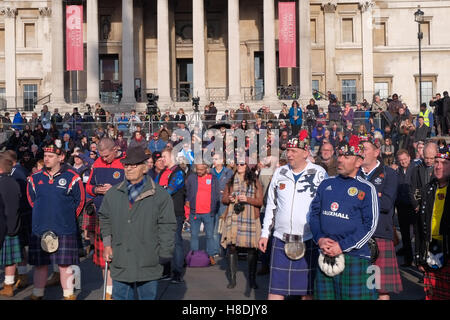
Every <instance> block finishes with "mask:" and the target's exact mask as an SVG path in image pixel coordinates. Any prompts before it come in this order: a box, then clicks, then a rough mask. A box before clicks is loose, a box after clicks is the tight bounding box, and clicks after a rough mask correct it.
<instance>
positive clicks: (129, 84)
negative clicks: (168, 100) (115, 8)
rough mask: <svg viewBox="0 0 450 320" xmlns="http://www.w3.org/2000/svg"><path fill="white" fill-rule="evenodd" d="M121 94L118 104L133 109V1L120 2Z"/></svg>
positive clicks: (134, 99) (123, 0) (124, 0)
mask: <svg viewBox="0 0 450 320" xmlns="http://www.w3.org/2000/svg"><path fill="white" fill-rule="evenodd" d="M122 92H123V96H122V100H121V101H120V104H121V105H124V106H127V107H128V106H132V107H134V104H135V103H136V98H135V97H134V43H133V0H122Z"/></svg>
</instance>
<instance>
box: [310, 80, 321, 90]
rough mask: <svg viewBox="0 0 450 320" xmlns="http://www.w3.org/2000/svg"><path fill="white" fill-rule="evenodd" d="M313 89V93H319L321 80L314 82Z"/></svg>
mask: <svg viewBox="0 0 450 320" xmlns="http://www.w3.org/2000/svg"><path fill="white" fill-rule="evenodd" d="M311 87H312V89H313V91H314V90H317V91H319V80H313V81H312V86H311Z"/></svg>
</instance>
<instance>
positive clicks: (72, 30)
mask: <svg viewBox="0 0 450 320" xmlns="http://www.w3.org/2000/svg"><path fill="white" fill-rule="evenodd" d="M83 56H84V55H83V6H67V7H66V62H67V63H66V65H67V71H82V70H83V65H84V61H83Z"/></svg>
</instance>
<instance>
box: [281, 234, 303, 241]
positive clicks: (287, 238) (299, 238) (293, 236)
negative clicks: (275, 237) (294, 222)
mask: <svg viewBox="0 0 450 320" xmlns="http://www.w3.org/2000/svg"><path fill="white" fill-rule="evenodd" d="M283 241H284V242H298V241H302V236H301V235H298V234H287V233H285V234H283Z"/></svg>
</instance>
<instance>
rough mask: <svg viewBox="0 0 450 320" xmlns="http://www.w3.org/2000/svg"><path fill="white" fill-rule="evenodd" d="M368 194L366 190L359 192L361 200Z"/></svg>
mask: <svg viewBox="0 0 450 320" xmlns="http://www.w3.org/2000/svg"><path fill="white" fill-rule="evenodd" d="M365 196H366V193H365V192H364V191H360V192H359V193H358V199H359V200H364V197H365Z"/></svg>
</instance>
